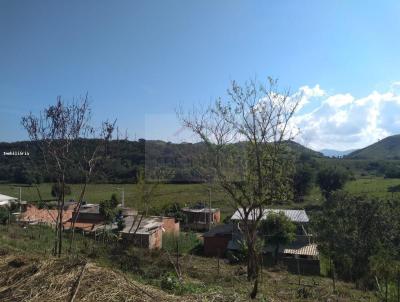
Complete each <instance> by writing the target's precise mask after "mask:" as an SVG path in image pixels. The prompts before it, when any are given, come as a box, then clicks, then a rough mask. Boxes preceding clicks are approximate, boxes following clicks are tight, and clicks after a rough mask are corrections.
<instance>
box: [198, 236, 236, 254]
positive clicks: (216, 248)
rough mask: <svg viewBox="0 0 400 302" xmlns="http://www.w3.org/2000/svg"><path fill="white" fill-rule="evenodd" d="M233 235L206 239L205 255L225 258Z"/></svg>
mask: <svg viewBox="0 0 400 302" xmlns="http://www.w3.org/2000/svg"><path fill="white" fill-rule="evenodd" d="M231 239H232V236H231V235H226V236H215V237H204V255H206V256H210V257H218V256H219V257H224V255H225V252H226V248H227V246H228V243H229V241H230V240H231Z"/></svg>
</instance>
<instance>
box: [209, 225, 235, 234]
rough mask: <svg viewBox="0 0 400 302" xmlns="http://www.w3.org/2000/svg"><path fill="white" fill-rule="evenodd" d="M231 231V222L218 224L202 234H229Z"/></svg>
mask: <svg viewBox="0 0 400 302" xmlns="http://www.w3.org/2000/svg"><path fill="white" fill-rule="evenodd" d="M232 232H233V224H220V225H217V226H216V227H214V228H212V229H211V230H209V231H208V232H206V233H204V234H203V237H214V236H223V235H231V234H232Z"/></svg>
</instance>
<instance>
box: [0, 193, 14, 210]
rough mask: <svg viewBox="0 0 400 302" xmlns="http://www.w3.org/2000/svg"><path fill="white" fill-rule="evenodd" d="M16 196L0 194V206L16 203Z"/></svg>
mask: <svg viewBox="0 0 400 302" xmlns="http://www.w3.org/2000/svg"><path fill="white" fill-rule="evenodd" d="M17 201H18V199H17V198H15V197H11V196H7V195H3V194H0V207H9V206H11V204H13V203H16V202H17Z"/></svg>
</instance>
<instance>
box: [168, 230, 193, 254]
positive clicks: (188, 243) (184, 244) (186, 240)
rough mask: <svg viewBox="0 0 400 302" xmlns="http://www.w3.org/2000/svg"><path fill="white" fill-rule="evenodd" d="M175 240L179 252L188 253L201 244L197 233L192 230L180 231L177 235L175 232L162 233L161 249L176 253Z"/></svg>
mask: <svg viewBox="0 0 400 302" xmlns="http://www.w3.org/2000/svg"><path fill="white" fill-rule="evenodd" d="M177 240H178V247H179V253H180V254H187V253H190V252H192V251H193V250H195V249H196V248H197V247H198V246H199V245H200V244H201V241H200V240H199V238H197V235H196V234H195V233H192V232H189V233H183V232H181V233H179V235H178V236H177V235H175V234H163V242H162V246H163V249H164V250H166V251H168V252H170V253H176V248H177Z"/></svg>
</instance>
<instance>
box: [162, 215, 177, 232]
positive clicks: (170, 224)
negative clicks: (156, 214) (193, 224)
mask: <svg viewBox="0 0 400 302" xmlns="http://www.w3.org/2000/svg"><path fill="white" fill-rule="evenodd" d="M162 223H163V228H164V230H165V232H166V233H173V234H179V230H180V226H179V222H175V218H173V217H163V218H162Z"/></svg>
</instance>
